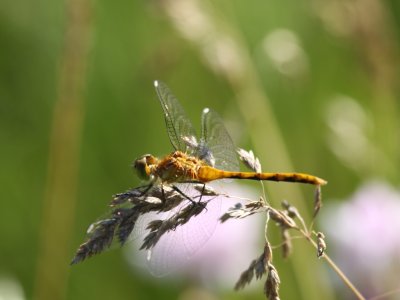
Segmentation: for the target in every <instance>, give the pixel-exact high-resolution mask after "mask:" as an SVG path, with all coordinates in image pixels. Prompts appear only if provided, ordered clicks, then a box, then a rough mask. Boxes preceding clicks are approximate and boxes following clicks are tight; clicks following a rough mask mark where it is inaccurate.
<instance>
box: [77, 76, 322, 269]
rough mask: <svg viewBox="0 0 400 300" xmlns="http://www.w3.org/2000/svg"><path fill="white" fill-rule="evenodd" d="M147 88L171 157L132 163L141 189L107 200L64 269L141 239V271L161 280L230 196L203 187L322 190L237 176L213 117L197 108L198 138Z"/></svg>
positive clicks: (225, 136)
mask: <svg viewBox="0 0 400 300" xmlns="http://www.w3.org/2000/svg"><path fill="white" fill-rule="evenodd" d="M154 87H155V89H156V92H157V95H158V99H159V102H160V104H161V107H162V110H163V114H164V119H165V123H166V128H167V133H168V137H169V139H170V142H171V144H172V146H173V148H174V151H173V152H172V153H170V154H168V155H166V156H164V157H162V158H157V157H155V156H153V155H151V154H145V155H142V156H141V157H139V158H137V159H136V160H135V161H134V163H133V167H134V169H135V170H136V172H137V174H138V177H140V178H141V179H143V180H144V181H146V184H145V185H143V186H139V187H138V188H134V189H130V190H128V191H127V192H124V193H120V194H116V195H114V199H113V201H112V202H111V207H113V209H112V211H111V212H110V213H109V214H108V215H107V217H105V218H102V219H101V220H99V221H97V222H95V223H93V224H91V226H90V227H89V229H88V231H87V240H86V241H85V242H84V243H83V244H81V245H80V246H79V248H78V250H77V252H76V254H75V257H74V258H73V260H72V262H71V264H76V263H79V262H81V261H83V260H84V259H86V258H88V257H91V256H92V255H95V254H98V253H100V252H102V251H103V250H105V249H107V248H109V247H110V246H111V244H112V243H113V240H115V238H117V239H118V241H119V243H120V244H121V245H123V244H125V242H126V241H128V240H135V239H136V240H137V239H138V237H143V239H141V241H142V242H143V244H142V245H141V246H140V249H141V250H148V252H147V254H150V255H148V256H147V266H148V269H149V270H150V272H151V273H152V274H153V275H155V276H164V275H166V274H168V273H170V272H171V271H173V270H174V269H176V268H178V267H179V265H182V264H183V262H184V260H185V259H189V258H190V257H191V256H192V255H193V254H194V253H195V252H196V251H197V250H198V249H199V248H200V247H202V246H203V245H204V244H205V242H206V241H207V240H208V239H209V238H210V237H211V236H212V234H213V232H214V229H215V227H216V224H217V222H218V218H219V217H220V216H219V215H218V214H219V210H220V205H221V204H220V203H221V201H222V199H223V198H230V196H229V195H227V194H224V195H223V194H220V193H215V192H214V191H213V190H212V188H211V187H210V183H211V184H212V183H214V182H216V181H219V179H250V180H259V181H261V180H271V181H285V182H299V183H307V184H312V185H317V186H321V185H324V184H326V181H325V180H323V179H321V178H318V177H316V176H313V175H309V174H303V173H264V172H241V171H240V167H239V160H238V154H237V150H236V147H235V145H234V143H233V141H232V139H231V137H230V135H229V133H228V131H227V129H226V128H225V126H224V124H223V121H222V119H221V117H220V116H219V115H218V114H217V113H216V112H215V111H213V110H211V109H209V108H205V109H204V110H203V112H202V115H201V134H200V137H198V135H197V134H196V131H195V130H194V127H193V125H192V123H191V121H190V120H189V119H188V117H187V116H186V113H185V111H184V109H183V108H182V106H181V104H180V103H179V101H178V100H177V98H176V97H175V96H174V95H173V94H172V92H171V90H170V89H169V88H168V86H167V85H166V84H165V83H163V82H161V81H155V82H154ZM204 211H206V213H203V212H204ZM189 220H190V222H189ZM182 225H185V226H182ZM165 233H168V236H164V234H165Z"/></svg>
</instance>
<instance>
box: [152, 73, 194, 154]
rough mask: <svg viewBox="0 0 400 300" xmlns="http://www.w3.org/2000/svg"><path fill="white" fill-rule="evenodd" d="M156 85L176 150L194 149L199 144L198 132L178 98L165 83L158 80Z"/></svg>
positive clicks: (169, 134) (170, 137) (169, 133)
mask: <svg viewBox="0 0 400 300" xmlns="http://www.w3.org/2000/svg"><path fill="white" fill-rule="evenodd" d="M154 87H155V88H156V92H157V95H158V99H159V100H160V103H161V106H162V108H163V111H164V117H165V124H166V126H167V132H168V136H169V139H170V141H171V144H172V146H174V148H175V150H181V151H186V150H188V149H189V150H194V149H195V148H196V146H197V144H198V141H197V138H196V132H195V130H194V128H193V125H192V122H190V120H189V119H188V118H187V117H186V113H185V111H184V109H183V108H182V106H181V105H180V104H179V101H178V99H176V98H175V96H174V95H173V94H172V92H171V90H170V89H169V88H168V86H167V85H166V84H165V83H163V82H161V81H158V80H156V81H154Z"/></svg>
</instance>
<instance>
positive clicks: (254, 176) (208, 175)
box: [198, 166, 327, 185]
mask: <svg viewBox="0 0 400 300" xmlns="http://www.w3.org/2000/svg"><path fill="white" fill-rule="evenodd" d="M223 178H236V179H249V180H268V181H284V182H301V183H308V184H313V185H325V184H326V183H327V182H326V181H325V180H323V179H321V178H318V177H316V176H312V175H308V174H303V173H256V172H231V171H223V170H219V169H215V168H212V167H208V166H203V167H201V168H200V169H199V171H198V179H199V180H200V181H202V182H208V181H212V180H217V179H223Z"/></svg>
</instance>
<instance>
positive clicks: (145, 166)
mask: <svg viewBox="0 0 400 300" xmlns="http://www.w3.org/2000/svg"><path fill="white" fill-rule="evenodd" d="M149 157H152V156H151V155H149V154H146V155H143V156H141V157H139V158H138V159H136V160H135V162H134V163H133V167H134V168H135V170H136V173H137V175H138V177H139V178H141V179H145V180H146V179H149V177H150V174H149V173H150V169H149Z"/></svg>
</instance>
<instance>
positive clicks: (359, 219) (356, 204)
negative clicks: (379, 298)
mask: <svg viewBox="0 0 400 300" xmlns="http://www.w3.org/2000/svg"><path fill="white" fill-rule="evenodd" d="M320 220H321V222H322V223H323V224H322V225H323V227H324V231H325V233H327V240H328V254H329V251H330V250H331V249H333V250H332V256H334V257H335V259H336V261H337V263H338V264H339V267H340V268H341V269H342V270H343V271H344V272H345V273H346V274H347V275H348V276H349V277H350V279H351V280H352V281H353V282H354V283H355V284H356V285H358V287H359V288H360V289H361V291H362V292H364V294H365V296H374V295H377V294H380V293H383V292H385V291H389V290H393V289H395V288H398V287H400V284H399V279H398V278H399V276H398V274H399V273H400V192H399V191H398V190H396V189H394V188H392V187H391V186H389V185H388V184H386V183H383V182H369V183H366V184H364V185H363V186H361V187H360V188H359V189H358V191H356V192H355V193H354V195H352V196H351V197H350V198H349V199H348V200H347V201H344V202H338V203H336V204H330V205H326V206H325V207H324V209H323V211H322V215H321V216H320ZM397 296H398V295H397Z"/></svg>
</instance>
